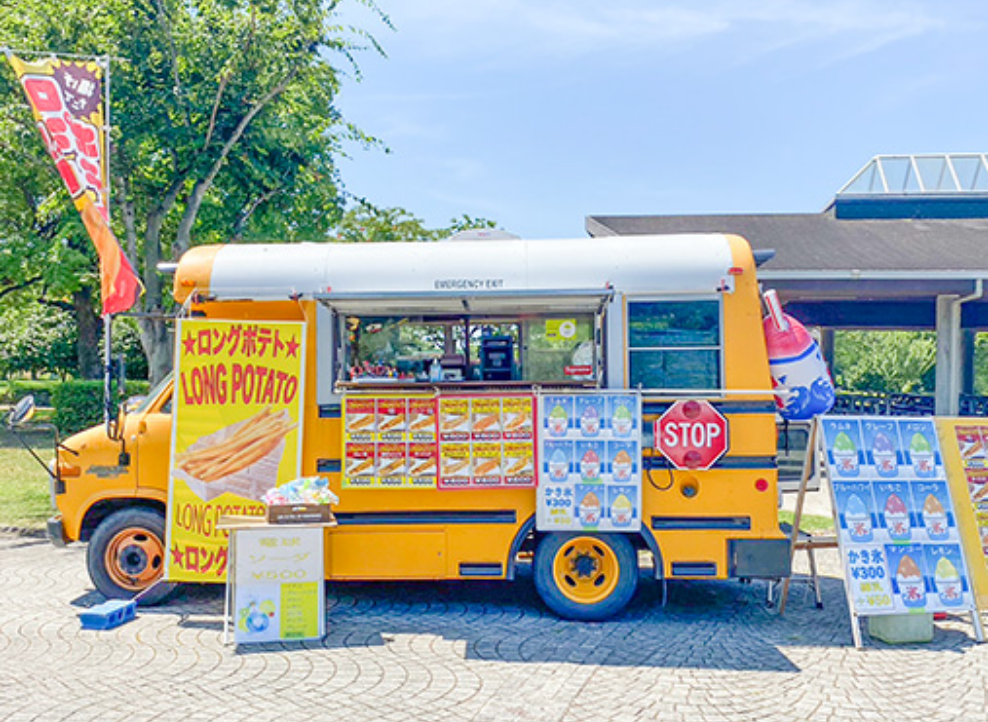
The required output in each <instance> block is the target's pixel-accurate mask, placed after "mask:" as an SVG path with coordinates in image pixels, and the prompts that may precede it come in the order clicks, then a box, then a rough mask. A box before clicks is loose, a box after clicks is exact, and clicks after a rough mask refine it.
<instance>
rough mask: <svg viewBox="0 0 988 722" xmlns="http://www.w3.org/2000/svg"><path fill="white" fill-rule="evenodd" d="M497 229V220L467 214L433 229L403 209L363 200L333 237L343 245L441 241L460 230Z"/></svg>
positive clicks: (350, 212)
mask: <svg viewBox="0 0 988 722" xmlns="http://www.w3.org/2000/svg"><path fill="white" fill-rule="evenodd" d="M496 227H497V224H496V223H495V222H494V221H491V220H488V219H486V218H472V217H471V216H468V215H465V214H464V215H462V216H460V217H459V218H453V219H450V222H449V225H448V226H447V227H445V228H433V229H430V228H426V226H425V222H424V221H423V220H422V219H421V218H417V217H416V216H414V215H413V214H412V213H410V212H409V211H407V210H405V209H404V208H378V207H376V206H374V205H371V204H370V203H367V202H365V201H361V202H359V203H358V204H357V205H356V206H355V207H353V208H350V209H348V210H347V211H346V212H345V213H344V214H343V217H342V218H341V219H340V221H339V223H337V225H336V228H335V231H334V235H335V239H336V240H337V241H340V242H343V243H368V242H369V243H378V242H383V241H392V242H411V241H438V240H440V239H443V238H448V237H449V236H451V235H453V234H454V233H457V232H459V231H464V230H468V229H472V228H496Z"/></svg>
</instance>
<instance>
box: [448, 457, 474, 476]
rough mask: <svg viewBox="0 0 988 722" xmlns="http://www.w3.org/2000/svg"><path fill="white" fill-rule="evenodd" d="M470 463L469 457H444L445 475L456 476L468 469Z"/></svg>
mask: <svg viewBox="0 0 988 722" xmlns="http://www.w3.org/2000/svg"><path fill="white" fill-rule="evenodd" d="M469 465H470V460H469V459H443V475H444V476H455V475H456V474H458V473H459V472H461V471H464V470H466V468H467V466H469Z"/></svg>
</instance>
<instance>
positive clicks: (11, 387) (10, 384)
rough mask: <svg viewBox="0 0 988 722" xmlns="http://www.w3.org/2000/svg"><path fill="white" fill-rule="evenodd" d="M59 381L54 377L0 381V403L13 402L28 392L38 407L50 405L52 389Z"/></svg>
mask: <svg viewBox="0 0 988 722" xmlns="http://www.w3.org/2000/svg"><path fill="white" fill-rule="evenodd" d="M61 383H62V382H61V381H58V380H55V379H42V380H37V381H29V380H27V379H17V380H13V381H0V404H15V403H17V402H18V401H20V400H21V399H22V398H24V397H25V396H27V395H28V394H30V395H31V396H34V403H35V404H36V405H37V406H38V407H39V408H41V407H45V406H51V394H52V390H54V389H55V388H56V387H58V386H59V384H61Z"/></svg>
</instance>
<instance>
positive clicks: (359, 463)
mask: <svg viewBox="0 0 988 722" xmlns="http://www.w3.org/2000/svg"><path fill="white" fill-rule="evenodd" d="M373 468H374V459H351V460H350V465H349V466H348V467H347V470H346V473H347V475H348V476H360V475H361V474H366V473H368V472H372V471H373Z"/></svg>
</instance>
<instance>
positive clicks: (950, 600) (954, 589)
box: [933, 557, 964, 606]
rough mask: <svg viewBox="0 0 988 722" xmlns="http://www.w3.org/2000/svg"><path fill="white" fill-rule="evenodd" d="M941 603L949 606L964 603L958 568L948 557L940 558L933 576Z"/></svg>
mask: <svg viewBox="0 0 988 722" xmlns="http://www.w3.org/2000/svg"><path fill="white" fill-rule="evenodd" d="M933 580H934V582H935V583H936V587H937V594H939V595H940V601H941V602H943V604H945V605H947V606H957V605H959V604H960V603H961V602H962V601H963V591H964V588H963V584H962V583H961V575H960V574H959V573H958V572H957V567H955V566H954V565H953V563H952V562H951V561H950V560H949V559H948V558H947V557H940V561H938V562H937V566H936V571H935V572H934V574H933Z"/></svg>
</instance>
